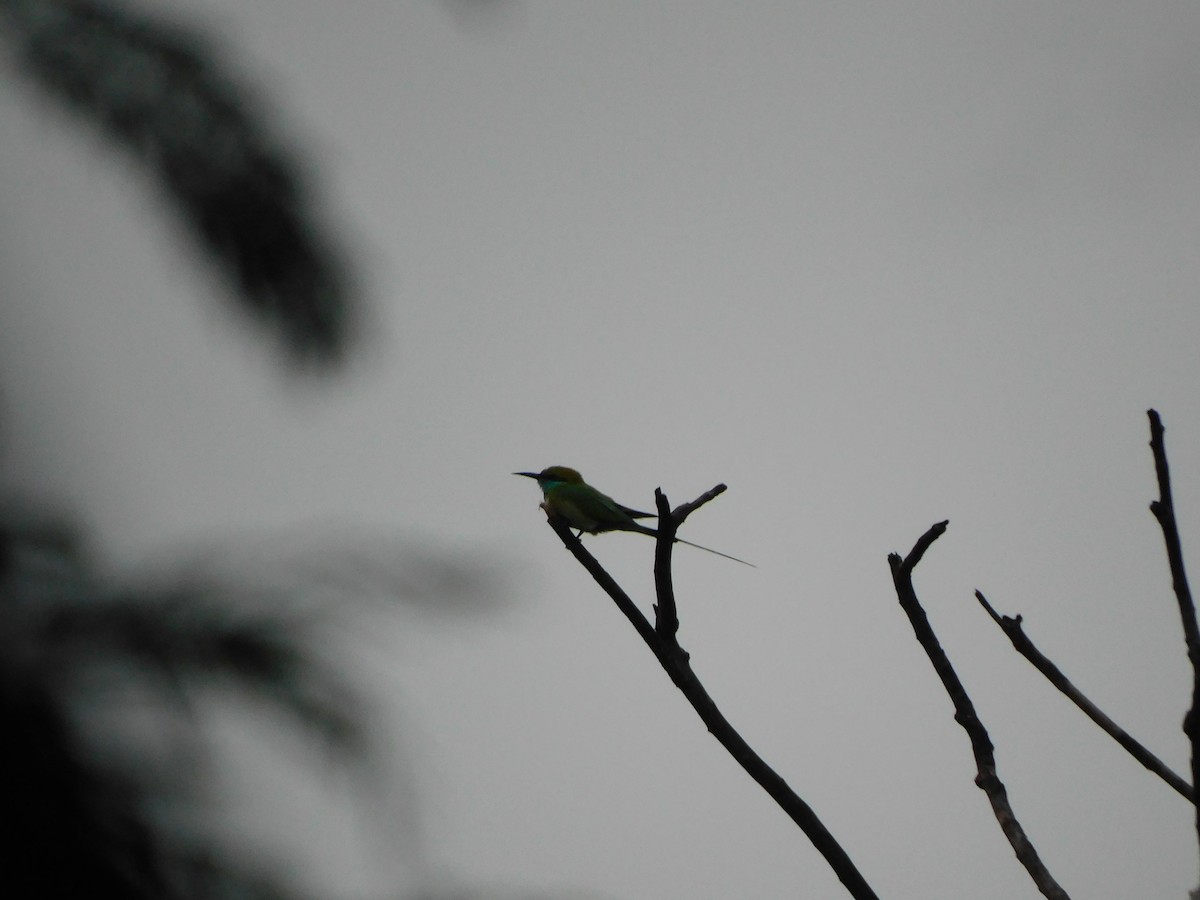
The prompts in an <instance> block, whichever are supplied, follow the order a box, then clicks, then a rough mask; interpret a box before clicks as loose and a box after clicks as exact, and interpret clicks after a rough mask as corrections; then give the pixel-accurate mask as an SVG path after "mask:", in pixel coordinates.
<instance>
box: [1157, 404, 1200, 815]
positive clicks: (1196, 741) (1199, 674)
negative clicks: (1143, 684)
mask: <svg viewBox="0 0 1200 900" xmlns="http://www.w3.org/2000/svg"><path fill="white" fill-rule="evenodd" d="M1146 415H1147V416H1149V418H1150V449H1151V450H1152V451H1153V453H1154V469H1155V472H1156V473H1157V474H1158V494H1159V496H1158V499H1157V500H1155V501H1153V502H1152V503H1151V504H1150V512H1152V513H1154V518H1156V519H1157V520H1158V524H1159V526H1160V527H1161V528H1162V533H1163V541H1164V542H1165V543H1166V545H1167V561H1168V563H1169V565H1170V567H1171V584H1172V586H1173V587H1174V588H1175V599H1176V600H1177V601H1178V602H1179V615H1180V618H1181V619H1182V622H1183V638H1184V643H1185V644H1186V646H1187V655H1188V659H1189V660H1190V661H1191V663H1192V707H1191V709H1189V710H1188V712H1187V715H1186V716H1184V717H1183V733H1184V734H1185V735H1187V738H1188V740H1189V741H1191V744H1192V784H1196V783H1197V779H1200V628H1198V627H1197V625H1196V607H1195V604H1194V603H1193V602H1192V591H1191V588H1189V587H1188V580H1187V572H1186V570H1185V569H1184V567H1183V548H1182V547H1181V546H1180V541H1179V526H1178V523H1177V522H1176V521H1175V501H1174V500H1173V499H1172V497H1171V470H1170V469H1169V468H1168V466H1167V445H1166V443H1165V441H1164V439H1163V433H1164V431H1165V430H1166V429H1165V428H1163V423H1162V419H1161V418H1159V415H1158V412H1157V411H1155V410H1153V409H1151V410H1147V411H1146ZM1195 821H1196V835H1197V837H1198V838H1200V807H1197V809H1196V819H1195Z"/></svg>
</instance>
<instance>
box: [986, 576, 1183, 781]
mask: <svg viewBox="0 0 1200 900" xmlns="http://www.w3.org/2000/svg"><path fill="white" fill-rule="evenodd" d="M975 599H977V600H978V601H979V603H980V604H981V605H982V606H983V608H984V609H985V610H987V613H988V615H989V616H991V617H992V621H994V622H995V623H996V624H997V625H999V626H1000V628H1001V630H1003V632H1004V633H1005V634H1006V635H1008V639H1009V640H1010V641H1012V645H1013V647H1014V648H1015V649H1016V651H1017V652H1018V653H1020V654H1021V655H1022V656H1024V657H1025V658H1026V659H1027V660H1029V661H1030V662H1031V663H1033V667H1034V668H1035V669H1037V670H1038V671H1039V672H1041V673H1042V674H1043V675H1045V676H1046V680H1048V681H1049V682H1050V683H1051V684H1052V685H1054V686H1055V687H1056V688H1058V689H1059V690H1060V691H1062V693H1064V694H1065V695H1066V696H1067V699H1069V700H1070V701H1071V702H1072V703H1074V704H1075V705H1076V706H1078V707H1079V708H1080V709H1081V710H1083V712H1084V713H1085V714H1086V715H1087V717H1088V718H1089V719H1091V720H1092V721H1093V722H1095V723H1096V724H1097V725H1099V726H1100V727H1101V728H1102V729H1103V730H1104V732H1105V733H1106V734H1107V735H1108V736H1109V737H1111V738H1112V739H1113V740H1114V741H1116V742H1117V743H1118V744H1120V745H1121V746H1122V747H1124V748H1125V750H1126V751H1128V753H1129V755H1130V756H1132V757H1133V758H1134V759H1136V760H1137V761H1138V762H1140V763H1141V764H1142V765H1143V766H1145V767H1146V768H1147V769H1149V770H1150V771H1151V772H1153V773H1154V774H1155V775H1157V776H1158V777H1159V778H1161V779H1162V780H1163V781H1165V782H1166V783H1167V784H1169V785H1170V786H1171V787H1172V788H1174V789H1175V790H1176V791H1178V792H1179V793H1180V794H1181V795H1183V796H1184V797H1185V798H1187V800H1188V802H1190V803H1195V802H1196V798H1195V792H1194V791H1193V790H1192V786H1191V785H1190V784H1188V783H1187V782H1186V781H1184V780H1183V779H1182V778H1180V777H1179V776H1178V775H1176V774H1175V773H1174V772H1173V771H1171V769H1170V768H1169V767H1168V766H1167V764H1166V763H1164V762H1163V761H1162V760H1161V759H1159V758H1158V757H1157V756H1155V755H1154V754H1153V753H1151V752H1150V751H1149V750H1147V749H1146V747H1145V746H1143V745H1142V744H1141V743H1140V742H1139V741H1138V740H1137V739H1136V738H1134V737H1133V736H1132V735H1131V734H1130V733H1129V732H1127V731H1126V730H1125V729H1124V728H1122V727H1121V726H1120V725H1118V724H1117V723H1116V722H1114V721H1113V720H1112V719H1110V718H1109V717H1108V716H1107V715H1105V713H1104V711H1103V710H1101V709H1100V707H1098V706H1096V704H1095V703H1093V702H1092V701H1091V700H1089V699H1088V698H1087V697H1086V696H1085V695H1084V694H1083V692H1082V691H1080V690H1079V688H1077V687H1075V685H1073V684H1072V683H1071V682H1070V680H1069V679H1068V678H1067V676H1066V675H1064V674H1063V673H1062V671H1061V670H1060V669H1059V668H1058V666H1056V665H1055V664H1054V663H1053V662H1051V661H1050V659H1049V658H1048V657H1047V656H1046V655H1045V654H1044V653H1042V652H1041V651H1040V650H1038V648H1037V647H1035V646H1034V644H1033V641H1031V640H1030V639H1029V637H1028V635H1026V634H1025V630H1024V629H1023V628H1022V627H1021V622H1022V617H1021V616H1016V617H1013V616H1002V615H1000V613H998V612H996V610H995V609H993V608H992V605H991V604H990V603H988V601H987V598H986V597H984V596H983V594H982V593H981V592H980V591H976V592H975Z"/></svg>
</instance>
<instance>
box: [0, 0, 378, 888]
mask: <svg viewBox="0 0 1200 900" xmlns="http://www.w3.org/2000/svg"><path fill="white" fill-rule="evenodd" d="M0 39H3V40H5V41H6V42H7V43H8V45H9V48H10V50H11V52H10V53H9V54H8V58H9V59H11V60H14V61H15V62H16V64H17V66H18V70H19V71H20V72H21V73H22V74H23V75H24V76H25V77H26V78H27V79H28V80H29V81H30V82H31V83H33V84H36V85H37V86H38V87H40V88H41V89H42V92H43V96H44V97H46V98H48V99H49V100H51V101H53V102H55V103H57V104H59V105H61V106H63V107H65V108H68V109H70V110H71V111H72V112H73V113H74V114H75V115H76V117H77V118H78V119H79V120H80V121H82V122H85V123H86V124H87V125H90V126H91V127H93V128H94V129H96V130H97V131H99V132H100V133H101V134H102V135H104V136H105V137H106V138H107V139H108V140H109V141H110V142H111V143H112V145H113V146H114V147H119V148H121V149H122V150H123V151H125V152H126V153H127V154H129V155H130V156H131V157H132V158H133V159H135V160H136V161H137V162H138V163H139V164H140V165H141V166H142V167H143V168H144V169H145V171H146V172H147V173H148V174H149V175H150V176H151V178H152V179H153V180H154V181H156V182H157V184H158V186H159V187H160V189H161V191H162V194H163V196H164V197H165V199H166V202H167V204H168V205H169V206H170V207H171V208H173V209H174V210H175V211H176V212H177V213H178V215H179V216H180V217H181V219H182V220H183V221H184V222H185V223H186V224H187V226H188V229H189V231H190V233H191V234H192V235H193V237H194V239H195V241H196V243H197V245H198V246H199V247H200V248H201V249H202V251H203V253H204V256H205V258H207V260H208V261H209V263H210V265H211V266H213V267H214V268H215V269H217V270H219V271H220V272H221V273H222V274H223V275H224V276H225V279H226V281H227V283H228V284H229V286H230V287H231V288H232V290H233V293H234V296H235V297H236V299H237V301H238V303H239V305H240V306H241V308H242V309H243V310H245V311H247V312H249V313H251V314H252V315H253V316H254V317H256V318H257V319H259V320H260V321H262V322H263V323H265V324H266V325H267V326H268V328H269V329H271V330H272V331H273V332H275V333H276V334H277V335H278V336H279V337H280V338H281V339H282V342H283V344H284V346H285V347H286V348H287V350H288V352H289V354H290V356H291V358H292V359H293V360H295V361H297V362H303V363H316V364H323V365H324V366H326V367H327V366H328V365H331V364H333V363H336V362H338V361H339V360H340V359H341V358H342V357H343V355H344V354H345V352H346V351H347V349H348V347H349V336H350V332H351V324H352V319H353V316H352V312H353V310H352V304H351V296H350V291H349V289H348V273H347V271H346V270H345V268H344V267H343V265H342V263H341V262H340V261H339V259H338V258H337V255H336V254H335V252H334V250H333V248H332V246H331V245H330V243H329V242H328V241H327V240H326V239H325V238H324V237H323V235H322V233H321V229H320V228H319V227H318V224H317V214H318V213H319V212H320V211H319V210H318V209H317V208H316V205H315V204H314V201H313V199H312V198H311V197H310V193H309V190H308V188H307V186H306V183H305V179H304V178H303V177H302V176H301V174H300V172H299V167H298V166H297V164H296V163H295V162H294V161H293V158H292V157H293V151H292V150H291V149H290V148H288V147H287V146H285V145H283V144H281V143H279V142H277V141H275V140H274V139H273V138H272V137H270V136H269V135H268V134H267V132H266V130H265V128H264V126H263V121H264V111H263V110H261V109H259V108H257V106H256V105H255V104H254V103H252V102H250V100H248V99H247V98H248V97H250V96H251V94H252V93H253V92H252V91H251V90H249V89H248V87H247V86H246V85H244V84H241V83H239V82H238V81H237V80H235V79H234V78H233V77H231V76H230V75H228V74H227V73H226V70H225V66H224V64H223V63H222V62H220V61H219V60H218V59H217V58H216V57H215V56H214V54H213V53H212V51H211V50H210V49H209V47H208V46H207V45H206V43H205V42H204V41H202V40H201V39H200V38H199V37H198V36H196V35H195V34H192V33H190V32H187V31H184V30H181V29H178V28H175V27H173V26H169V25H167V24H166V23H164V22H162V21H159V20H151V19H149V18H147V17H145V16H144V15H142V14H141V13H139V12H136V11H134V10H133V9H132V8H131V7H125V6H121V5H117V4H113V3H105V2H99V0H0ZM83 548H84V541H83V539H82V536H81V535H80V534H79V533H78V532H77V530H76V529H75V528H74V527H73V526H71V525H70V524H69V523H67V522H66V521H65V520H64V519H62V518H60V517H55V516H52V515H50V514H48V513H45V512H42V511H39V510H36V509H35V510H32V511H30V510H27V509H24V508H18V507H17V506H16V505H15V504H14V503H12V502H11V501H8V502H5V503H4V504H3V506H2V507H0V711H2V713H3V717H4V721H5V740H4V741H0V748H2V749H0V764H3V767H4V771H5V772H7V773H9V779H8V784H9V788H8V790H7V791H6V792H5V797H4V812H5V815H4V823H5V824H4V831H3V836H4V840H3V849H2V850H0V868H2V870H3V871H2V874H0V885H2V888H3V893H4V895H5V896H6V897H14V898H31V900H32V898H39V900H40V898H44V897H45V898H49V897H90V898H99V900H107V898H122V900H142V898H145V900H176V898H178V900H201V898H203V900H221V898H239V900H243V898H244V900H260V898H261V900H283V898H290V897H295V896H297V894H296V891H295V890H294V889H293V888H291V887H290V886H287V887H285V885H284V884H283V882H282V881H281V880H280V879H279V878H278V877H277V876H276V875H275V874H273V873H265V872H258V871H252V870H250V869H248V868H247V867H246V866H244V865H242V864H240V863H238V862H237V861H235V860H234V859H233V858H232V857H231V856H230V854H229V853H228V852H226V851H224V850H221V849H218V848H217V846H216V845H215V844H214V843H213V842H212V841H211V840H210V839H208V838H206V837H203V836H200V833H199V831H196V832H195V833H193V831H192V830H189V828H182V829H181V828H180V827H178V825H179V823H178V822H166V821H164V820H163V819H162V812H161V807H162V805H163V803H164V802H176V801H177V800H178V799H180V798H182V799H183V802H184V803H185V805H186V804H187V803H188V802H193V805H194V802H195V801H194V800H192V801H189V800H188V798H187V796H186V795H187V794H188V793H189V792H191V791H193V790H194V789H195V787H196V780H197V777H198V773H197V772H196V771H194V769H195V768H196V767H195V766H194V765H193V764H194V763H196V762H200V763H203V762H204V760H197V759H196V758H195V756H194V748H195V746H196V745H197V744H199V743H200V737H201V731H202V729H203V727H204V724H205V723H204V722H203V721H202V718H201V717H200V716H199V715H197V713H196V710H195V706H194V702H195V700H196V698H197V696H198V694H200V693H211V691H212V690H213V689H214V688H216V689H218V691H219V690H222V689H223V690H225V691H226V693H227V694H236V695H238V696H244V697H250V698H253V699H255V700H257V702H258V703H259V704H260V705H261V704H267V705H269V706H273V707H274V708H276V709H278V710H280V711H282V712H283V713H284V714H285V715H286V716H287V717H288V718H290V720H291V721H292V722H294V723H295V724H296V725H297V726H298V727H299V729H300V730H301V731H302V732H304V733H307V734H310V735H315V736H317V737H319V738H320V739H321V740H322V741H323V742H324V743H325V745H326V746H327V747H328V748H329V749H330V750H331V751H332V753H333V755H334V756H335V757H336V758H337V759H339V760H345V761H354V760H363V759H365V754H366V750H367V747H366V740H365V732H364V722H365V718H364V712H365V710H364V709H363V706H362V700H361V697H360V696H359V694H358V691H357V690H356V689H355V687H354V686H352V685H350V684H349V683H348V682H346V681H345V680H344V679H343V678H342V677H340V676H339V675H338V674H337V673H336V672H335V671H333V669H332V668H331V666H329V665H328V664H326V663H324V662H323V661H322V660H321V659H320V657H319V655H317V654H315V653H314V652H313V649H312V646H311V644H312V638H313V633H312V629H311V627H310V626H311V625H312V622H311V621H308V620H306V619H305V618H304V617H301V616H295V615H291V614H289V613H288V612H287V604H282V603H278V602H268V601H278V600H279V599H280V598H279V597H272V596H262V597H259V598H257V599H258V600H260V601H262V602H258V603H257V604H254V605H255V606H256V608H255V609H254V611H253V612H247V608H248V606H249V605H250V604H248V602H247V601H248V600H250V599H252V598H251V597H249V595H250V594H253V593H254V592H255V591H257V590H258V588H257V587H256V586H255V585H254V584H251V583H246V584H242V585H238V586H234V587H233V588H230V587H227V586H226V587H222V586H221V585H218V584H216V583H211V582H205V581H204V580H203V579H200V580H196V579H190V580H189V579H180V578H176V580H175V581H173V582H167V583H164V584H162V585H159V586H153V587H146V586H129V585H115V586H114V585H112V584H110V583H108V582H107V581H101V580H100V579H98V578H97V577H95V576H94V575H93V573H92V571H91V568H90V566H89V565H88V561H87V559H86V557H85V554H84V552H83ZM300 590H301V588H300V587H299V586H298V585H297V586H295V592H299V591H300ZM114 698H126V702H129V701H130V700H133V701H134V702H136V703H137V704H139V705H142V706H144V705H145V701H146V700H149V701H150V704H149V706H146V707H145V708H144V709H141V710H140V711H141V712H142V713H143V714H145V715H150V716H153V717H155V718H154V722H155V724H156V726H157V730H158V731H160V732H167V733H168V734H169V736H168V737H166V738H163V739H164V740H166V741H167V742H168V743H170V744H172V747H173V749H172V750H171V751H170V752H171V753H174V752H176V751H182V752H184V753H187V754H191V756H189V758H188V759H186V760H184V763H185V764H180V760H179V759H178V758H168V759H166V760H163V759H156V758H154V755H153V753H151V752H149V751H147V752H146V753H145V754H143V753H130V752H128V751H127V749H126V750H122V749H120V748H118V747H117V746H116V745H115V744H114V743H113V742H114V738H115V735H113V734H111V733H109V732H107V731H106V730H105V728H104V727H99V728H98V727H97V726H96V724H95V716H96V714H97V711H98V709H101V708H104V707H106V706H111V705H112V704H111V702H109V701H111V700H113V699H114ZM101 724H102V726H103V725H104V724H106V723H101ZM156 737H161V735H156ZM168 756H170V753H168ZM201 768H203V765H201ZM172 793H174V794H175V795H177V796H175V797H171V796H168V795H170V794H172Z"/></svg>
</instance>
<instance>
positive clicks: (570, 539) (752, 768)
mask: <svg viewBox="0 0 1200 900" xmlns="http://www.w3.org/2000/svg"><path fill="white" fill-rule="evenodd" d="M724 490H725V486H724V485H717V486H716V487H715V488H713V489H712V490H711V491H708V492H707V493H706V494H703V495H701V496H700V497H698V498H697V499H695V500H693V501H692V502H691V503H685V504H683V505H682V506H680V507H678V509H677V510H676V511H675V512H671V510H670V504H669V503H668V502H667V498H666V496H665V495H664V494H663V493H662V491H661V490H659V491H656V492H655V500H656V503H657V505H658V513H659V523H658V543H657V547H656V550H655V563H654V569H655V584H656V588H657V597H656V599H657V603H656V604H655V614H656V620H657V621H656V626H652V625H651V624H650V622H649V621H648V620H647V619H646V617H645V616H644V615H643V614H642V612H641V611H640V610H639V609H638V608H637V606H636V605H634V603H633V601H632V600H630V599H629V595H628V594H626V593H625V591H624V590H622V589H621V587H620V586H619V585H618V584H617V583H616V581H615V580H614V579H613V578H612V576H611V575H609V574H608V573H607V572H606V571H605V570H604V568H603V567H602V566H601V565H600V564H599V563H598V562H597V561H596V559H595V557H593V556H592V555H591V554H590V553H588V552H587V550H586V549H584V547H583V544H582V543H581V542H580V541H579V539H578V538H576V537H575V535H574V534H572V532H571V529H570V528H569V527H568V525H567V523H566V522H564V521H562V520H561V519H558V518H551V519H550V520H549V521H550V526H551V527H552V528H553V529H554V531H555V533H556V534H557V535H558V536H559V538H561V539H562V542H563V543H564V544H565V545H566V547H567V549H568V550H570V551H571V552H572V553H573V554H574V555H575V558H576V559H578V560H579V562H580V563H581V564H582V565H583V567H584V568H585V569H587V570H588V572H589V573H591V575H592V577H593V578H594V579H595V580H596V583H597V584H599V585H600V587H602V588H603V589H604V591H605V592H606V593H607V594H608V595H609V596H610V597H612V599H613V601H614V602H615V603H616V604H617V607H618V608H619V609H620V610H621V612H622V613H624V614H625V617H626V618H627V619H629V621H630V622H631V623H632V624H633V627H634V628H635V629H637V632H638V634H640V635H641V637H642V640H644V641H645V642H646V646H648V647H649V648H650V650H651V652H653V653H654V656H655V657H656V658H657V659H658V661H659V664H660V665H662V667H663V669H664V670H665V671H666V673H667V675H668V676H670V678H671V681H672V682H673V683H674V684H675V686H676V687H677V688H679V690H680V691H682V692H683V695H684V696H685V697H686V698H687V700H688V702H689V703H691V705H692V708H693V709H695V710H696V713H697V714H698V715H699V716H700V719H701V720H702V721H703V722H704V724H705V726H706V727H707V728H708V730H709V732H711V733H712V736H713V737H715V738H716V739H717V740H718V741H720V743H721V745H722V746H723V747H724V748H725V749H726V750H727V751H729V754H730V755H731V756H732V757H733V758H734V759H735V760H737V762H738V764H739V765H740V766H741V767H742V768H743V769H745V770H746V773H747V774H749V776H750V777H751V778H753V779H754V780H755V781H756V782H758V784H759V785H760V786H761V787H762V788H763V790H765V791H766V792H767V793H768V794H769V795H770V796H771V798H772V799H773V800H774V801H775V802H776V803H777V804H778V805H779V807H780V808H781V809H782V810H783V811H784V812H785V813H787V814H788V816H789V817H791V819H792V821H793V822H795V823H796V824H797V825H798V826H800V829H801V831H803V832H804V834H805V835H806V836H807V837H808V839H809V840H810V841H811V842H812V844H813V846H814V847H815V848H816V849H817V851H818V852H819V853H820V854H821V855H822V856H823V857H824V858H825V860H826V862H828V863H829V866H830V868H832V869H833V871H834V874H836V875H837V877H838V878H839V879H840V880H841V882H842V884H843V885H845V887H846V890H847V891H849V893H850V896H852V897H854V898H855V900H878V895H877V894H876V893H875V892H874V891H873V890H872V889H871V886H870V885H868V884H867V882H866V879H865V878H863V876H862V874H861V873H860V872H859V871H858V869H857V867H856V866H855V865H854V863H853V862H852V861H851V859H850V857H849V855H848V854H847V853H846V851H845V850H844V849H843V848H842V846H841V845H840V844H839V843H838V842H837V840H836V839H835V838H834V837H833V835H832V834H830V832H829V830H828V829H827V828H826V827H825V825H824V824H823V823H822V822H821V820H820V819H819V818H818V817H817V814H816V813H815V812H813V810H812V808H811V807H810V806H809V805H808V804H807V803H805V802H804V801H803V800H802V799H800V797H799V796H798V795H797V794H796V792H795V791H793V790H792V789H791V788H790V787H789V786H788V784H787V782H786V781H784V780H783V778H781V777H780V776H779V774H778V773H777V772H776V771H775V770H774V769H772V768H771V767H770V766H769V765H767V763H766V761H765V760H763V758H762V757H761V756H759V755H758V754H757V753H756V752H755V751H754V749H753V748H752V747H751V746H750V745H749V744H748V743H746V741H745V739H744V738H742V736H741V735H740V734H738V732H737V731H736V730H735V729H734V727H733V726H732V725H731V724H730V723H729V720H728V719H726V718H725V716H724V715H723V714H722V713H721V711H720V709H718V708H717V705H716V703H714V702H713V699H712V697H710V696H709V694H708V691H707V690H705V688H704V685H702V684H701V683H700V679H699V678H697V677H696V673H695V672H694V671H692V667H691V662H690V658H689V655H688V652H687V651H686V650H684V649H683V647H681V646H680V644H679V640H678V638H677V636H676V635H677V631H678V628H679V620H678V616H677V613H676V607H675V596H674V587H673V585H672V580H671V548H672V546H673V543H674V542H673V538H674V535H675V531H676V529H677V528H678V527H679V523H680V522H681V521H682V520H683V519H684V518H686V517H687V516H688V515H690V514H691V513H692V512H694V511H695V510H696V509H697V508H698V507H700V506H702V505H703V504H704V503H707V502H708V501H709V500H711V499H712V498H713V497H716V496H717V495H718V494H720V493H721V492H722V491H724Z"/></svg>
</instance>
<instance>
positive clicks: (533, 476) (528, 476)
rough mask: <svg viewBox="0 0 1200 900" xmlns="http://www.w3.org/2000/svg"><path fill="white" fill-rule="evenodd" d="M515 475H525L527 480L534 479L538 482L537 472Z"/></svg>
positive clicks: (516, 473)
mask: <svg viewBox="0 0 1200 900" xmlns="http://www.w3.org/2000/svg"><path fill="white" fill-rule="evenodd" d="M513 474H514V475H524V476H525V477H526V478H533V479H534V480H536V479H537V477H538V473H537V472H513Z"/></svg>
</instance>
